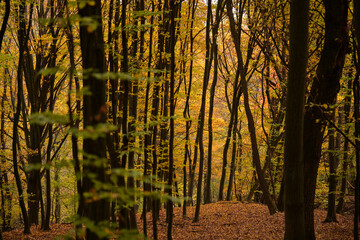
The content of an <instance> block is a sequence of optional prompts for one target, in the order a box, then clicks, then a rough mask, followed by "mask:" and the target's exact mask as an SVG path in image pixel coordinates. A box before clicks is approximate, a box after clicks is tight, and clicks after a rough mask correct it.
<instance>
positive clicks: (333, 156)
mask: <svg viewBox="0 0 360 240" xmlns="http://www.w3.org/2000/svg"><path fill="white" fill-rule="evenodd" d="M335 113H336V109H334V110H333V113H332V121H333V122H334V123H335V122H336V118H335ZM339 125H341V122H340V121H339ZM328 135H329V148H328V149H329V153H328V154H329V157H328V159H329V170H330V171H329V193H328V206H327V216H326V219H325V221H324V222H337V219H336V209H335V208H336V202H335V201H336V184H337V180H336V178H337V176H336V169H337V166H338V163H339V157H338V153H337V152H336V151H339V147H340V146H339V140H338V138H339V137H340V136H339V134H337V135H336V137H335V129H334V128H330V127H329V128H328Z"/></svg>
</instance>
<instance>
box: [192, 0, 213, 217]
mask: <svg viewBox="0 0 360 240" xmlns="http://www.w3.org/2000/svg"><path fill="white" fill-rule="evenodd" d="M211 5H212V3H211V0H208V2H207V6H208V9H207V20H206V40H205V41H206V56H205V70H204V71H205V72H204V80H203V86H202V96H201V107H200V113H199V117H198V127H197V133H196V135H197V137H196V139H197V144H198V145H199V152H200V157H199V177H198V186H197V196H196V208H195V217H194V220H193V221H194V222H198V221H199V215H200V205H201V193H202V182H203V180H202V178H203V171H204V159H205V156H204V155H205V153H204V142H203V132H204V124H205V108H206V92H207V88H208V84H209V78H210V69H211V63H212V59H213V54H212V51H211V50H212V49H211V45H210V17H211ZM195 154H196V152H195ZM194 160H195V158H194Z"/></svg>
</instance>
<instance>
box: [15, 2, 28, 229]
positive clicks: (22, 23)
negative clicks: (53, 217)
mask: <svg viewBox="0 0 360 240" xmlns="http://www.w3.org/2000/svg"><path fill="white" fill-rule="evenodd" d="M18 7H19V30H18V41H19V64H18V71H17V84H18V92H17V99H18V101H17V105H16V112H15V114H14V126H13V136H12V137H13V140H12V148H13V149H12V150H13V168H14V177H15V181H16V186H17V189H18V193H19V204H20V208H21V213H22V216H23V220H24V234H30V224H29V218H28V214H27V211H26V207H25V202H24V195H23V194H24V192H23V188H22V184H21V179H20V174H19V169H18V153H17V143H18V125H19V118H20V112H21V106H22V97H23V58H24V46H25V44H26V42H27V41H28V37H29V35H28V32H27V29H26V18H25V16H26V6H25V1H22V2H20V3H19V5H18ZM29 29H30V26H29Z"/></svg>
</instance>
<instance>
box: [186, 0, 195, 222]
mask: <svg viewBox="0 0 360 240" xmlns="http://www.w3.org/2000/svg"><path fill="white" fill-rule="evenodd" d="M195 10H196V0H193V1H191V3H190V4H189V10H188V19H189V20H190V19H191V21H188V22H187V23H189V22H190V30H189V31H190V33H189V38H190V39H189V41H190V43H189V44H190V49H189V51H190V56H191V58H190V66H189V81H188V87H187V88H186V80H184V85H185V94H186V101H185V107H184V111H183V117H184V118H185V119H186V123H185V125H186V126H185V132H186V133H185V147H184V149H185V150H184V162H183V164H184V166H183V173H184V176H183V186H184V203H183V218H185V217H186V215H187V213H186V211H187V205H188V201H187V199H186V198H187V196H188V195H187V184H188V183H187V171H186V166H187V163H188V162H189V164H188V165H189V169H191V153H190V146H189V145H190V144H189V143H190V128H191V123H192V120H191V119H190V117H191V116H190V103H189V102H190V93H191V85H192V79H193V64H194V60H193V57H192V56H193V54H194V37H193V34H194V31H193V27H194V21H193V20H194V18H195ZM184 68H185V67H184ZM184 71H185V69H184Z"/></svg>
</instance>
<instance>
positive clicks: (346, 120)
mask: <svg viewBox="0 0 360 240" xmlns="http://www.w3.org/2000/svg"><path fill="white" fill-rule="evenodd" d="M351 85H352V80H348V83H347V89H348V90H347V91H346V92H347V93H346V97H345V100H344V101H345V103H344V114H343V115H344V126H345V131H344V133H345V135H346V136H349V132H350V126H349V123H350V120H349V119H350V107H351V88H352V86H351ZM348 151H349V140H348V139H347V138H345V140H344V146H343V162H342V173H341V186H340V196H339V200H338V205H337V207H336V212H337V213H341V212H342V211H343V207H344V203H345V200H344V197H345V192H346V181H347V174H348V173H347V169H348V163H349V159H348V158H349V156H348Z"/></svg>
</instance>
